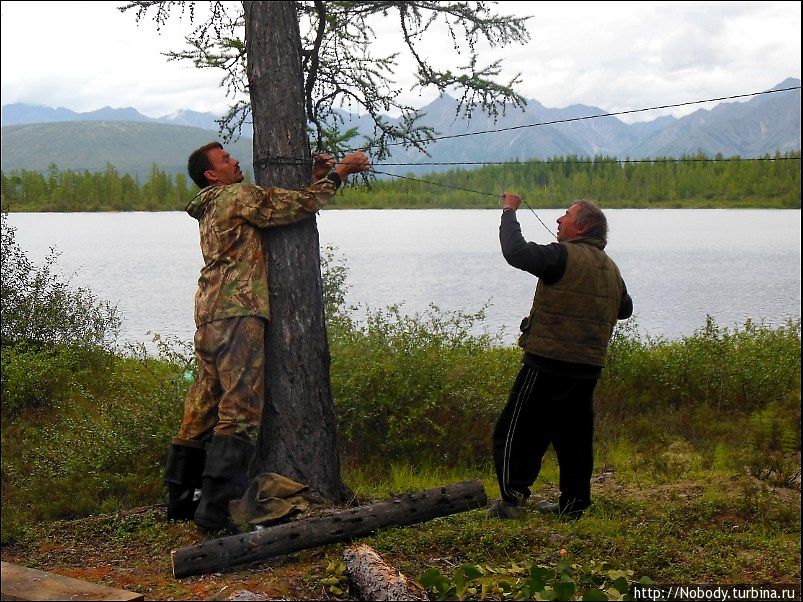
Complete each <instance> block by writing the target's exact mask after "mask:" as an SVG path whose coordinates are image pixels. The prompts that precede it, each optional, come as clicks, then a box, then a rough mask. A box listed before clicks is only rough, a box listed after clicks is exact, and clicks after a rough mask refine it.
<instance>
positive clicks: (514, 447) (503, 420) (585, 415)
mask: <svg viewBox="0 0 803 602" xmlns="http://www.w3.org/2000/svg"><path fill="white" fill-rule="evenodd" d="M596 385H597V379H572V378H569V377H566V376H557V375H554V374H548V373H545V372H543V371H540V370H537V369H535V368H532V367H530V366H527V365H525V366H522V368H521V370H520V371H519V374H518V376H517V377H516V382H515V383H513V388H512V390H511V391H510V397H509V398H508V401H507V405H506V406H505V409H504V410H502V414H501V416H499V420H498V421H497V423H496V428H495V429H494V434H493V456H494V465H495V466H496V476H497V479H498V481H499V490H500V491H501V493H502V499H504V500H506V501H508V502H522V501H523V500H526V498H528V497H529V495H530V486H532V484H533V483H534V482H535V479H536V477H538V473H539V471H540V470H541V460H542V459H543V457H544V454H545V453H546V450H547V448H548V447H549V444H550V443H551V444H552V447H553V448H554V449H555V453H556V455H557V457H558V465H559V466H560V492H561V495H560V508H561V510H562V511H572V510H574V511H578V510H584V509H585V508H587V507H588V506H589V505H590V504H591V472H592V470H593V467H594V451H593V438H594V400H593V397H594V388H595V387H596Z"/></svg>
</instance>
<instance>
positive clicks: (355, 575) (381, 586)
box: [343, 543, 429, 600]
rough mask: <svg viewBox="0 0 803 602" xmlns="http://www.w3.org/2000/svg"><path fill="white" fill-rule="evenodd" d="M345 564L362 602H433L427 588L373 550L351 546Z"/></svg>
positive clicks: (344, 554)
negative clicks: (430, 601)
mask: <svg viewBox="0 0 803 602" xmlns="http://www.w3.org/2000/svg"><path fill="white" fill-rule="evenodd" d="M343 562H345V563H346V574H347V575H348V577H349V579H350V580H351V583H352V585H353V586H354V588H355V589H356V590H357V591H358V592H359V596H360V600H429V596H427V592H426V591H425V590H424V588H423V587H421V586H420V585H418V583H416V582H415V581H410V580H409V579H408V578H407V577H405V576H404V575H402V574H401V573H400V572H399V571H397V570H396V569H394V568H393V567H392V566H390V565H389V564H388V563H387V562H386V561H385V559H384V558H382V557H381V556H380V555H379V553H378V552H377V551H376V550H374V549H373V548H372V547H371V546H368V545H366V544H364V543H358V544H354V545H353V546H349V547H348V548H346V549H345V551H344V552H343Z"/></svg>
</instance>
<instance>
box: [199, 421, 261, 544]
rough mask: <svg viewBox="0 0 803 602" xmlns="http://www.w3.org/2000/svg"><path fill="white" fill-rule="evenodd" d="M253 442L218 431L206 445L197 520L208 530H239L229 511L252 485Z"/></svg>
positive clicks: (200, 525)
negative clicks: (249, 467) (233, 501)
mask: <svg viewBox="0 0 803 602" xmlns="http://www.w3.org/2000/svg"><path fill="white" fill-rule="evenodd" d="M253 450H254V448H253V446H252V445H251V442H250V441H248V440H247V439H244V438H242V437H237V436H232V435H215V436H214V437H212V441H211V443H210V444H209V447H207V448H206V467H205V468H204V473H203V487H202V489H201V500H200V504H199V505H198V510H196V511H195V524H196V525H198V526H199V527H200V528H201V529H203V530H204V531H220V530H224V529H225V530H227V531H232V530H236V528H235V527H234V525H233V523H232V521H231V515H230V514H229V502H230V501H231V500H235V499H238V498H240V497H242V496H243V494H244V493H245V490H246V489H247V488H248V463H249V462H250V461H251V454H252V453H253Z"/></svg>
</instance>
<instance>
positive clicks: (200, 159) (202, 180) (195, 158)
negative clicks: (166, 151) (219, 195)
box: [187, 142, 223, 188]
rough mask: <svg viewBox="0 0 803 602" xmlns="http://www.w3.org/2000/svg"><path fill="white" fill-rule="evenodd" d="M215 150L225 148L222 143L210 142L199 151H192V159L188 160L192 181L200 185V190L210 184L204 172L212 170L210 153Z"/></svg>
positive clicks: (188, 169)
mask: <svg viewBox="0 0 803 602" xmlns="http://www.w3.org/2000/svg"><path fill="white" fill-rule="evenodd" d="M213 148H223V145H222V144H221V143H220V142H210V143H209V144H204V145H203V146H202V147H201V148H199V149H198V150H194V151H192V154H191V155H190V158H189V159H187V171H188V172H189V174H190V178H192V181H193V182H195V183H196V184H197V185H198V188H206V187H207V186H209V182H207V181H206V176H205V175H204V172H205V171H206V170H207V169H212V163H211V162H210V161H209V157H208V156H207V154H206V153H208V152H209V151H210V150H212V149H213Z"/></svg>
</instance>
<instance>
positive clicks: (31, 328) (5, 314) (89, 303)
mask: <svg viewBox="0 0 803 602" xmlns="http://www.w3.org/2000/svg"><path fill="white" fill-rule="evenodd" d="M0 223H1V224H2V225H1V226H0V230H2V234H1V237H2V241H1V243H2V254H0V267H1V268H2V273H3V278H2V284H0V324H1V326H0V332H1V333H2V345H3V347H4V348H5V347H6V346H8V345H15V344H18V343H29V344H37V345H67V346H72V347H84V348H86V347H103V348H107V349H110V348H111V347H112V345H113V343H114V342H115V340H116V337H117V333H118V330H119V327H120V318H119V316H118V313H117V309H116V308H115V307H113V306H111V305H110V304H109V303H108V302H106V301H101V300H99V299H98V298H97V297H95V295H94V294H92V292H91V291H89V290H88V289H86V288H77V289H72V288H70V286H69V283H68V282H64V281H62V280H61V279H60V278H59V277H58V276H57V275H56V274H55V273H54V267H55V263H56V260H57V258H58V255H57V253H56V252H55V251H54V250H53V249H51V250H50V254H49V255H48V256H47V258H46V259H45V262H44V265H42V266H41V267H35V266H34V265H33V264H32V263H31V261H30V260H29V259H28V257H27V256H26V255H25V252H24V251H23V250H22V249H20V247H19V245H18V244H17V242H16V235H15V233H16V229H15V228H13V227H12V226H10V225H9V223H8V215H7V214H3V216H2V220H0Z"/></svg>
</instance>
